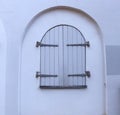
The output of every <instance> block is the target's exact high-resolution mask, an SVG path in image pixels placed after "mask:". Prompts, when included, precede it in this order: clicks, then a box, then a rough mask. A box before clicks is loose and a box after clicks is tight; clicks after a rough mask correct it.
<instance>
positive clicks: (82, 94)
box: [19, 6, 106, 115]
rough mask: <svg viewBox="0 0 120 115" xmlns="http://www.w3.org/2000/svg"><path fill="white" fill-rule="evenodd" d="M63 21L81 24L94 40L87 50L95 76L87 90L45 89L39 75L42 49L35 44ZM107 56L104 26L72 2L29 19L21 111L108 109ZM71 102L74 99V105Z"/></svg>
mask: <svg viewBox="0 0 120 115" xmlns="http://www.w3.org/2000/svg"><path fill="white" fill-rule="evenodd" d="M59 24H68V25H72V26H74V27H76V28H78V29H79V30H80V32H81V33H82V34H83V35H84V37H85V39H86V40H87V41H90V48H88V49H87V53H86V69H88V70H90V71H91V78H87V80H86V82H87V84H88V88H87V89H85V90H41V89H40V88H39V82H40V80H39V78H37V79H36V78H35V74H36V71H39V69H40V53H39V49H37V48H36V47H35V44H36V41H40V40H41V39H42V37H43V35H44V34H45V33H46V31H47V30H49V29H50V28H51V27H54V26H56V25H59ZM104 59H105V58H104V43H103V39H102V33H101V29H100V28H99V26H98V24H97V23H96V21H95V20H94V19H93V18H92V17H91V16H89V15H88V14H86V13H85V12H83V11H81V10H79V9H76V8H72V7H68V6H56V7H52V8H48V9H46V10H44V11H42V12H40V13H38V14H37V15H35V16H34V17H33V18H32V19H31V21H30V22H29V23H28V25H27V27H26V29H25V32H24V35H23V40H22V50H21V67H20V78H19V111H20V113H21V114H20V115H25V114H29V115H33V114H36V115H39V114H44V115H48V114H49V115H53V114H57V115H64V113H66V115H72V114H73V113H74V114H84V115H88V114H89V115H93V114H94V115H95V114H99V115H101V114H104V113H105V112H106V104H105V102H106V100H105V99H106V94H105V93H106V92H105V90H106V89H105V86H104V84H105V63H104V62H105V61H104ZM93 97H94V98H93ZM31 99H32V100H31ZM54 100H56V101H54ZM69 102H72V105H71V106H69V104H70V103H69ZM89 103H90V105H89ZM91 104H92V105H94V106H91ZM76 105H77V106H78V107H77V106H76ZM40 108H41V109H40ZM46 109H47V111H46ZM96 110H97V111H96ZM58 113H59V114H58Z"/></svg>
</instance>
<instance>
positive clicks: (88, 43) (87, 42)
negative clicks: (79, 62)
mask: <svg viewBox="0 0 120 115" xmlns="http://www.w3.org/2000/svg"><path fill="white" fill-rule="evenodd" d="M67 46H84V47H86V46H87V47H90V42H89V41H86V42H85V43H84V44H67Z"/></svg>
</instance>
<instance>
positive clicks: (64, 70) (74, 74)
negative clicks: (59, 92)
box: [36, 24, 90, 89]
mask: <svg viewBox="0 0 120 115" xmlns="http://www.w3.org/2000/svg"><path fill="white" fill-rule="evenodd" d="M89 46H90V44H89V42H87V41H86V40H85V38H84V36H83V35H82V33H81V32H80V31H79V30H78V29H77V28H76V27H73V26H71V25H64V24H62V25H57V26H55V27H52V28H50V29H49V30H48V31H47V32H46V33H45V34H44V36H43V37H42V39H41V41H40V42H39V41H37V43H36V47H38V48H40V72H37V73H36V77H37V78H38V77H40V88H50V89H53V88H56V89H57V88H60V89H63V88H65V89H79V88H87V85H86V76H88V77H90V72H89V71H86V47H89Z"/></svg>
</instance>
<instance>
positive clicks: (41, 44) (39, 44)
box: [36, 41, 58, 47]
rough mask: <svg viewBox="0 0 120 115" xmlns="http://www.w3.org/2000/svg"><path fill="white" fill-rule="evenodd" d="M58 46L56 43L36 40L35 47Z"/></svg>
mask: <svg viewBox="0 0 120 115" xmlns="http://www.w3.org/2000/svg"><path fill="white" fill-rule="evenodd" d="M39 46H40V47H58V45H56V44H43V43H41V42H38V41H37V42H36V47H39Z"/></svg>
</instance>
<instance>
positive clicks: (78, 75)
mask: <svg viewBox="0 0 120 115" xmlns="http://www.w3.org/2000/svg"><path fill="white" fill-rule="evenodd" d="M85 76H87V77H90V76H91V75H90V71H85V73H83V74H69V75H68V77H85Z"/></svg>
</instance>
